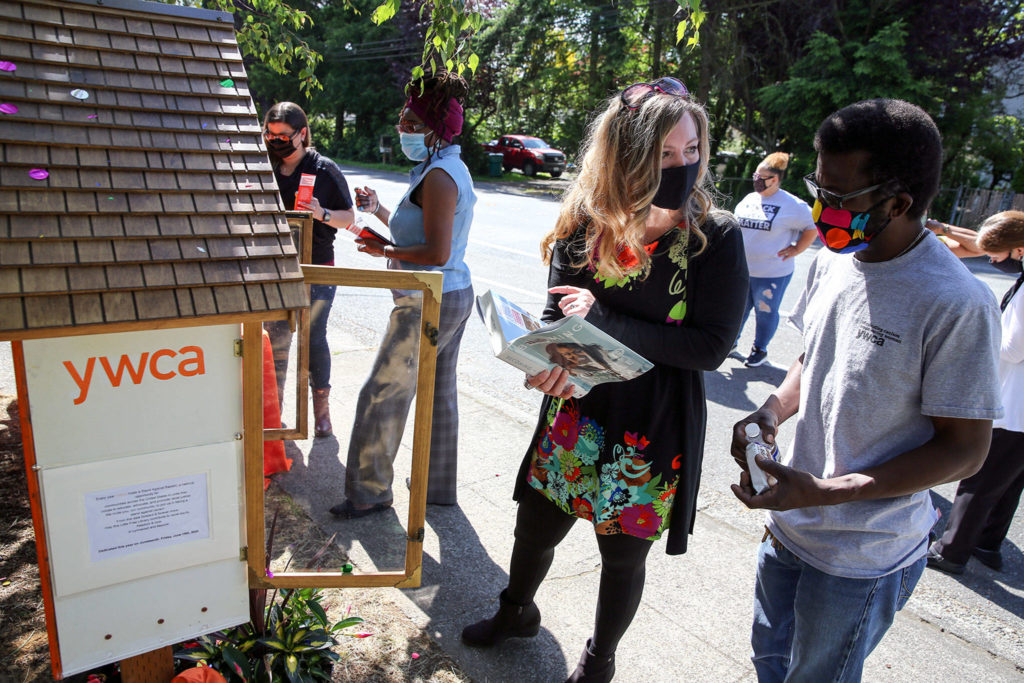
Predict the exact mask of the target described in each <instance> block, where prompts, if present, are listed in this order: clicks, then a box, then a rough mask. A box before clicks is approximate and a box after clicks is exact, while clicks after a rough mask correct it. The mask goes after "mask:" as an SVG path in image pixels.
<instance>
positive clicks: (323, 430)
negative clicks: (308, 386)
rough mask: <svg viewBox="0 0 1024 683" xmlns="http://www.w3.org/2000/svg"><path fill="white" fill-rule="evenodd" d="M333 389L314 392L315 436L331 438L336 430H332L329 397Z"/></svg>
mask: <svg viewBox="0 0 1024 683" xmlns="http://www.w3.org/2000/svg"><path fill="white" fill-rule="evenodd" d="M330 393H331V389H330V387H328V388H327V389H314V390H313V420H314V422H313V435H314V436H331V435H332V434H333V433H334V430H332V429H331V406H330V402H329V401H328V400H327V397H328V396H329V395H330Z"/></svg>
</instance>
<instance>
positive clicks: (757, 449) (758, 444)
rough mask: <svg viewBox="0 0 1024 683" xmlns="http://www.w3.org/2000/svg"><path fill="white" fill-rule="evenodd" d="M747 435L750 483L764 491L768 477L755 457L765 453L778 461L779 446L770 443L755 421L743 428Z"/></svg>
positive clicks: (756, 489)
mask: <svg viewBox="0 0 1024 683" xmlns="http://www.w3.org/2000/svg"><path fill="white" fill-rule="evenodd" d="M743 432H744V434H746V437H747V442H748V443H747V448H746V455H747V471H748V472H749V473H750V484H751V486H753V487H754V490H755V491H757V492H758V493H764V492H765V491H766V490H767V489H768V486H769V484H768V479H767V475H766V474H765V471H764V470H762V469H761V468H760V467H758V466H757V463H756V462H755V461H754V458H755V457H757V456H758V455H763V456H764V457H766V458H771V459H772V460H775V461H776V462H777V461H778V459H779V448H778V446H776V445H775V444H771V445H768V443H767V442H765V440H764V437H762V436H761V428H760V427H758V426H757V424H756V423H754V422H749V423H747V425H746V426H745V427H744V428H743Z"/></svg>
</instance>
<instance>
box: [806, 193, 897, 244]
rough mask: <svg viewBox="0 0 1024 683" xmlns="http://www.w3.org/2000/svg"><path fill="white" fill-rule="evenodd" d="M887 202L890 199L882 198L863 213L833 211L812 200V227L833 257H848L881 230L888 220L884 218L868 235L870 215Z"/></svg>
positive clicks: (819, 201) (817, 200) (816, 200)
mask: <svg viewBox="0 0 1024 683" xmlns="http://www.w3.org/2000/svg"><path fill="white" fill-rule="evenodd" d="M889 199H891V197H886V198H885V199H883V200H881V201H880V202H878V203H876V204H875V205H873V206H872V207H871V208H870V209H868V210H867V211H850V210H848V209H833V208H832V207H830V206H824V205H822V203H821V200H820V199H815V200H814V209H813V210H812V212H811V217H812V218H813V219H814V227H815V228H817V229H818V236H819V237H820V238H821V242H822V244H824V245H825V246H826V247H828V248H829V250H831V251H834V252H836V253H837V254H852V253H853V252H855V251H860V250H861V249H866V248H867V247H868V244H869V243H870V242H871V240H873V239H874V238H875V237H877V236H878V235H879V233H881V232H882V231H883V230H885V228H886V226H888V225H889V220H890V219H888V218H886V219H885V222H884V223H882V224H881V225H880V226H879V227H878V228H876V229H873V230H871V231H870V232H868V224H869V223H870V222H871V212H872V211H873V210H874V209H875V208H877V207H878V206H879V205H881V204H883V203H885V202H887V201H888V200H889Z"/></svg>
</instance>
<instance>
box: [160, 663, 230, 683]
mask: <svg viewBox="0 0 1024 683" xmlns="http://www.w3.org/2000/svg"><path fill="white" fill-rule="evenodd" d="M171 683H227V680H226V679H225V678H224V677H223V676H221V675H220V674H219V673H217V671H215V670H214V669H211V668H210V667H208V666H197V667H195V668H194V669H185V670H184V671H182V672H181V673H180V674H178V675H177V676H175V677H174V678H172V679H171Z"/></svg>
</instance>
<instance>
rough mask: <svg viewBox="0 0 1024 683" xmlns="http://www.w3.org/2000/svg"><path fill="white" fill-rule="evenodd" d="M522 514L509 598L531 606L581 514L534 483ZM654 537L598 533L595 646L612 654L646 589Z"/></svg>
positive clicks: (525, 497) (523, 502) (524, 499)
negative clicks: (547, 495) (559, 503)
mask: <svg viewBox="0 0 1024 683" xmlns="http://www.w3.org/2000/svg"><path fill="white" fill-rule="evenodd" d="M524 488H525V489H526V491H525V492H524V493H523V496H522V500H520V501H519V512H518V514H517V516H516V533H515V535H516V542H515V546H514V547H513V548H512V562H511V564H510V565H509V571H508V589H507V590H506V591H505V595H506V597H507V598H508V599H509V600H511V601H513V602H517V603H519V604H522V605H525V604H528V603H530V602H532V601H533V597H534V595H535V594H536V593H537V589H538V588H539V587H540V584H541V582H542V581H543V580H544V577H545V576H546V575H547V573H548V569H549V568H550V567H551V561H552V560H553V559H554V557H555V546H557V545H558V544H559V543H561V542H562V539H563V538H565V535H566V534H567V533H569V529H570V528H572V525H573V522H575V521H576V517H574V516H572V515H568V514H566V513H565V512H563V511H562V510H560V509H559V508H558V507H556V506H555V505H554V504H553V503H552V502H551V501H549V500H548V499H547V498H545V497H544V496H543V495H541V494H540V493H538V492H537V491H536V490H534V488H533V487H531V486H526V487H524ZM651 545H652V543H651V541H645V540H643V539H640V538H636V537H635V536H629V535H627V534H612V535H605V534H597V547H598V549H599V550H600V551H601V586H600V588H599V589H598V592H597V616H596V617H595V619H594V635H593V637H592V638H591V645H590V647H591V650H592V651H593V652H594V654H597V655H611V654H612V653H614V652H615V648H616V647H617V646H618V644H619V640H620V639H621V638H622V636H623V634H624V633H625V632H626V629H627V628H629V625H630V623H631V622H632V621H633V615H634V614H636V609H637V607H638V606H639V605H640V597H641V596H642V595H643V592H644V576H645V562H646V560H647V552H648V551H649V550H650V549H651Z"/></svg>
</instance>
